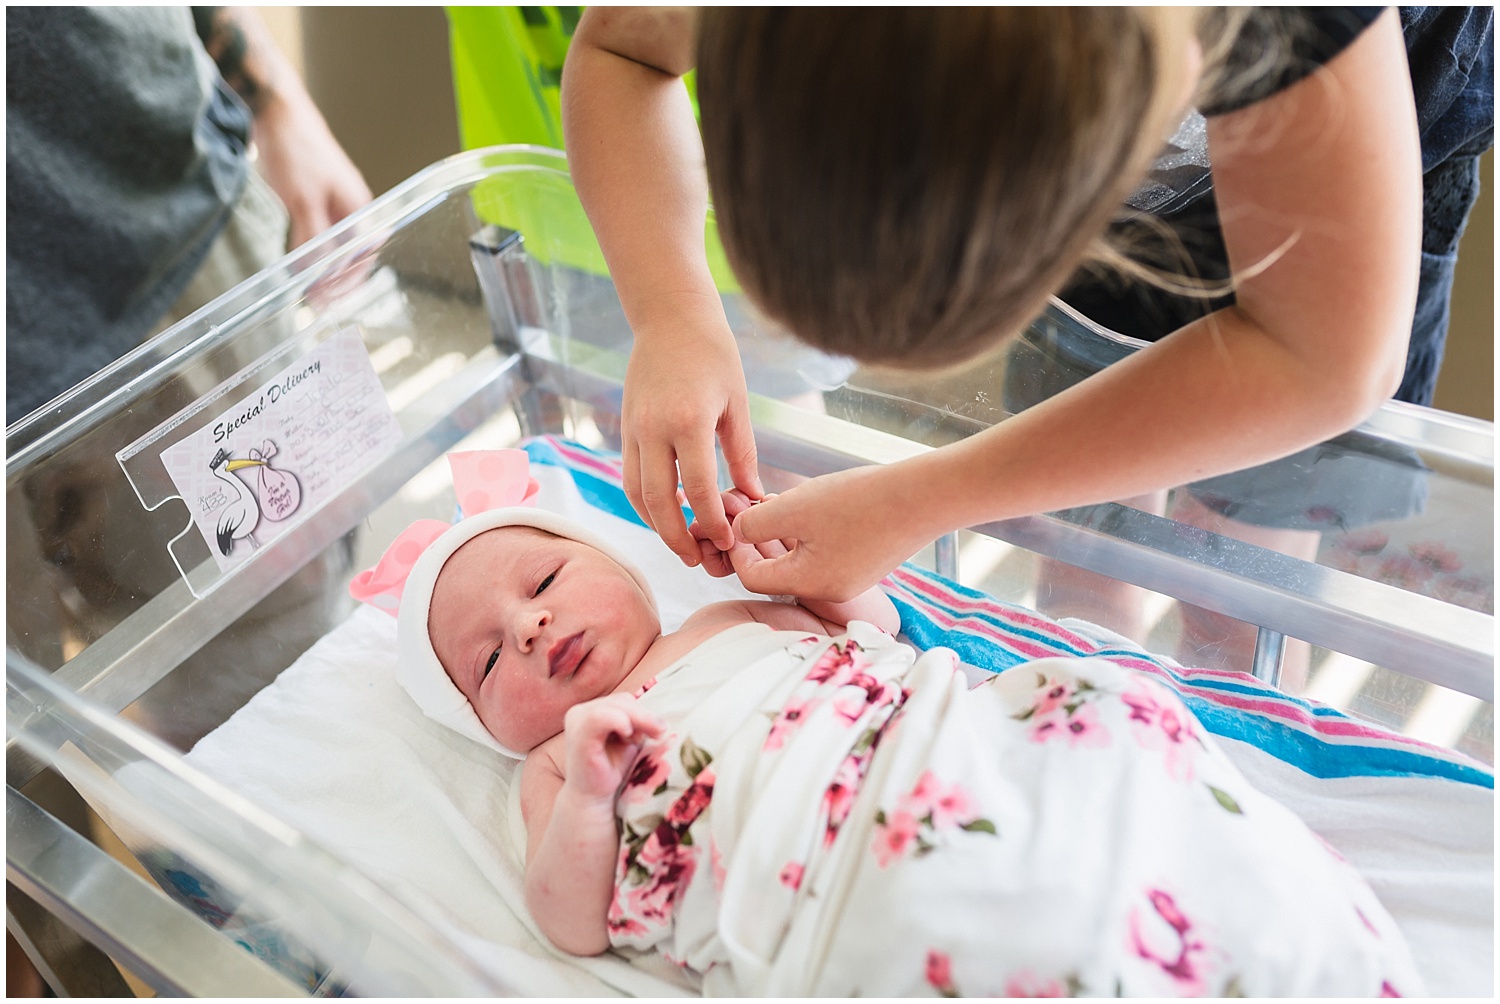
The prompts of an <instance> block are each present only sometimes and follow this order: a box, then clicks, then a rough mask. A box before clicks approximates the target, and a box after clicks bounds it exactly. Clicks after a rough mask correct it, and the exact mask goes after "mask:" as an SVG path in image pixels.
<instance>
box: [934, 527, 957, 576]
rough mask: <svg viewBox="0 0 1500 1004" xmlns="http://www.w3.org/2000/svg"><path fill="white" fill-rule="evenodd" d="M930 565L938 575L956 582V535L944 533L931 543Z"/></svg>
mask: <svg viewBox="0 0 1500 1004" xmlns="http://www.w3.org/2000/svg"><path fill="white" fill-rule="evenodd" d="M932 563H933V565H934V566H935V568H936V571H937V573H938V574H939V575H943V576H946V577H947V578H950V579H952V580H954V581H955V582H957V581H958V534H956V533H945V534H943V535H942V536H941V537H939V538H938V539H937V540H935V541H933V542H932Z"/></svg>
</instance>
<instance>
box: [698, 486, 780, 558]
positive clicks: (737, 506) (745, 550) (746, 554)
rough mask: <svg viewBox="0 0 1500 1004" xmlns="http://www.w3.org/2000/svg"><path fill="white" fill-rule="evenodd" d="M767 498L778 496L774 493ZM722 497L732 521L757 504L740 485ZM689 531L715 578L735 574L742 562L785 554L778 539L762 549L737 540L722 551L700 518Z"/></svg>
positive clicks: (721, 495) (725, 510)
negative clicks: (703, 526) (702, 525)
mask: <svg viewBox="0 0 1500 1004" xmlns="http://www.w3.org/2000/svg"><path fill="white" fill-rule="evenodd" d="M766 497H767V498H775V496H774V495H768V496H766ZM719 498H720V500H721V501H722V502H723V504H724V516H725V518H727V519H728V520H729V521H730V523H733V522H734V518H735V517H736V516H738V515H739V514H740V513H742V512H744V511H745V510H746V509H749V508H750V507H751V506H752V505H754V504H755V502H754V500H752V499H751V498H750V497H749V496H748V495H746V494H745V493H744V492H742V491H740V490H739V489H738V488H735V489H732V490H731V491H727V492H720V493H719ZM688 532H689V533H691V534H692V535H693V539H694V540H696V541H697V542H698V553H699V556H700V557H701V558H702V559H703V569H704V571H706V572H708V574H709V575H712V576H713V577H714V578H716V579H722V578H724V576H726V575H732V574H734V572H735V571H736V570H737V569H739V568H740V567H741V566H742V565H744V564H746V563H748V562H752V561H759V560H760V558H761V557H767V558H772V557H775V556H776V555H778V554H784V553H786V548H785V547H783V546H780V542H779V541H775V542H772V543H770V544H762V545H760V548H759V550H757V549H756V548H755V547H753V546H751V545H750V544H746V543H743V542H741V541H735V542H734V544H733V545H732V546H731V547H730V549H729V550H727V551H721V550H719V548H718V547H717V546H715V544H714V542H713V541H712V540H709V539H708V537H707V536H706V535H705V534H704V533H703V531H702V529H700V528H699V526H698V521H697V520H693V522H692V525H691V526H689V527H688Z"/></svg>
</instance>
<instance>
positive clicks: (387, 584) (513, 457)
mask: <svg viewBox="0 0 1500 1004" xmlns="http://www.w3.org/2000/svg"><path fill="white" fill-rule="evenodd" d="M448 467H449V469H450V470H452V472H453V492H454V494H455V495H456V496H457V497H458V508H459V510H460V512H461V513H462V516H463V518H468V517H469V516H474V515H477V514H479V513H482V512H488V511H489V510H491V509H499V508H501V507H503V506H513V505H536V494H537V491H538V490H540V488H541V485H539V484H537V481H536V478H533V477H532V476H531V462H530V458H528V457H527V455H526V451H525V450H473V451H471V452H468V453H450V454H448ZM450 526H452V524H451V523H445V522H443V521H442V520H440V519H419V520H417V521H416V522H415V523H413V524H412V525H411V526H409V527H407V528H406V529H405V530H402V531H401V533H400V534H399V535H398V536H397V537H396V539H395V540H393V541H391V546H390V547H387V548H386V549H385V553H384V554H382V555H381V556H380V560H379V561H378V562H376V563H375V567H374V568H369V569H366V570H365V571H363V572H360V573H359V574H358V575H356V576H355V577H354V580H353V581H352V582H350V583H349V595H350V596H353V597H354V598H355V599H356V600H359V601H360V602H361V603H368V604H370V606H372V607H375V608H376V609H377V610H384V611H385V612H386V613H388V614H390V615H391V616H392V617H394V616H396V611H397V610H398V609H399V608H400V606H401V591H402V590H403V589H405V588H406V577H407V576H408V575H410V574H411V570H412V568H413V566H415V565H416V563H417V559H418V558H420V557H421V556H422V552H423V551H425V550H427V548H428V547H429V546H431V544H432V542H433V541H435V540H437V539H438V538H439V537H441V536H442V535H443V534H444V533H445V532H446V531H447V530H448V528H449V527H450Z"/></svg>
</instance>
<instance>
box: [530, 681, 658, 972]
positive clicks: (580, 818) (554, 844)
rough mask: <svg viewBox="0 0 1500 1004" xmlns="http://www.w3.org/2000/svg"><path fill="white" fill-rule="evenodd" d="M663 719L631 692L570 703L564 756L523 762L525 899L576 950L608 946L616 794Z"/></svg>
mask: <svg viewBox="0 0 1500 1004" xmlns="http://www.w3.org/2000/svg"><path fill="white" fill-rule="evenodd" d="M661 732H662V724H661V722H660V721H659V720H658V719H657V718H656V717H655V716H654V715H652V714H650V713H649V712H647V711H645V710H644V709H642V708H641V707H639V706H638V705H637V704H636V702H635V698H633V697H631V696H629V695H628V694H610V695H608V696H607V697H600V698H597V699H595V700H592V701H586V702H584V703H583V704H577V705H574V706H573V707H571V708H569V709H568V713H567V716H566V717H565V718H564V719H563V763H562V764H561V765H559V764H558V763H557V761H556V759H555V758H554V757H553V756H552V754H551V753H550V752H548V751H546V750H543V749H538V750H536V751H534V752H533V753H532V755H531V756H529V757H527V759H526V763H525V765H524V766H523V767H522V770H521V815H522V818H524V819H525V821H526V906H527V908H528V909H529V910H530V911H531V915H532V916H533V917H535V918H536V922H537V925H538V926H540V927H541V929H542V932H543V933H544V934H546V935H547V938H548V939H549V940H550V941H551V942H552V943H553V944H554V945H556V946H557V947H558V948H560V949H562V950H563V951H565V952H571V953H573V954H574V955H598V954H599V953H600V952H602V951H604V950H605V949H607V948H609V926H608V916H609V903H610V898H611V895H612V893H613V890H614V876H615V858H616V856H617V855H618V854H619V849H620V836H619V831H618V830H617V829H616V826H615V795H616V793H617V792H618V791H619V789H620V785H621V783H623V781H624V778H625V772H626V771H627V770H629V769H630V765H631V763H632V762H634V759H635V754H636V751H637V750H638V749H639V748H640V744H641V742H642V741H643V740H644V739H645V738H647V737H653V738H654V737H656V736H659V735H661Z"/></svg>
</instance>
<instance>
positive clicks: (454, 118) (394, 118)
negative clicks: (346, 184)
mask: <svg viewBox="0 0 1500 1004" xmlns="http://www.w3.org/2000/svg"><path fill="white" fill-rule="evenodd" d="M260 14H261V17H262V18H263V19H264V20H265V22H266V24H267V26H268V27H269V28H270V29H271V32H272V34H273V35H275V36H276V40H277V42H278V44H280V45H281V47H282V49H283V51H284V52H286V53H287V55H288V57H289V58H290V59H291V61H292V63H293V65H295V66H297V68H298V69H299V70H300V71H301V72H302V75H303V78H304V79H305V80H306V81H307V89H308V92H309V93H311V94H312V96H313V100H314V101H316V102H317V103H318V107H319V108H321V109H322V110H323V116H324V117H325V118H326V119H327V120H328V125H329V127H330V128H331V129H332V130H333V134H334V135H335V136H337V137H338V139H339V142H340V143H342V144H343V146H344V149H345V150H347V151H348V153H349V156H350V157H351V158H352V159H353V160H354V163H355V164H357V165H358V166H359V169H360V170H361V171H362V172H364V176H365V180H366V181H367V182H368V183H369V185H370V188H371V190H372V191H374V192H375V194H376V195H379V194H380V193H381V192H384V191H385V190H386V189H388V188H390V187H391V186H392V185H395V184H396V183H397V182H400V181H403V180H405V179H406V178H409V177H410V176H411V175H413V174H415V173H416V172H417V171H419V170H421V169H422V168H424V167H426V166H427V165H428V164H431V163H433V162H434V161H437V160H441V159H442V158H444V157H446V156H448V155H450V154H454V153H457V152H458V151H459V141H458V115H457V113H456V111H455V109H454V104H453V75H452V70H451V68H450V66H449V61H448V20H447V17H446V16H445V15H444V13H443V8H441V7H262V8H260Z"/></svg>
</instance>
